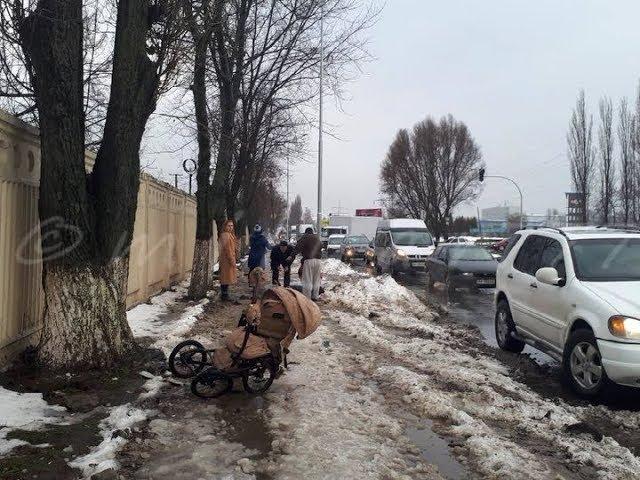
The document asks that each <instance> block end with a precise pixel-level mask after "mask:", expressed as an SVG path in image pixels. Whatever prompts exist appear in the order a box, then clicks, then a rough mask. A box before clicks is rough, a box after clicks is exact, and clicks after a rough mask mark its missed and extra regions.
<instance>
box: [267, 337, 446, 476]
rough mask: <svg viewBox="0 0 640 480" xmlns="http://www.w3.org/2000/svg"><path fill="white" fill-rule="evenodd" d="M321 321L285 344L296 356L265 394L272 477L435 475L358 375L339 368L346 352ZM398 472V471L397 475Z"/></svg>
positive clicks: (350, 360) (347, 359)
mask: <svg viewBox="0 0 640 480" xmlns="http://www.w3.org/2000/svg"><path fill="white" fill-rule="evenodd" d="M333 342H334V337H333V336H332V334H331V332H330V330H329V329H328V328H327V327H325V326H321V327H320V328H319V329H318V331H317V332H316V333H314V337H312V338H309V339H307V340H303V341H299V342H294V343H293V344H292V353H291V357H292V358H296V359H297V360H299V361H300V363H299V364H295V365H293V366H291V368H290V370H288V371H287V373H286V375H284V376H283V377H281V378H280V379H278V380H277V382H276V383H274V385H273V386H272V387H271V389H270V390H269V393H268V397H267V398H268V400H269V407H268V411H269V418H270V420H269V421H270V425H271V430H272V435H273V437H274V440H273V442H272V445H271V447H272V455H273V456H275V458H274V460H273V463H272V464H271V465H270V466H269V467H267V470H268V473H269V474H270V475H271V476H273V477H274V478H283V479H297V478H349V479H370V478H425V479H428V478H440V477H439V476H438V475H437V473H436V471H435V468H434V467H433V466H431V465H428V464H424V463H423V462H422V460H421V458H420V457H419V453H418V451H417V450H416V448H415V447H414V446H413V445H412V444H411V442H410V441H409V440H408V438H406V437H405V436H404V435H403V425H402V423H400V421H399V420H398V418H397V416H395V415H393V416H392V415H390V414H389V413H387V411H386V410H385V408H384V406H383V405H384V402H383V401H382V400H383V399H382V398H381V396H380V395H379V394H378V393H377V391H376V390H374V389H372V388H371V387H369V386H368V385H367V384H366V380H365V381H363V379H358V378H356V377H351V376H349V375H348V373H347V372H345V371H343V368H344V367H345V366H346V365H349V364H351V363H353V358H351V357H352V356H350V355H348V354H345V353H342V352H344V350H342V349H340V350H333V348H332V344H333ZM403 475H404V476H403Z"/></svg>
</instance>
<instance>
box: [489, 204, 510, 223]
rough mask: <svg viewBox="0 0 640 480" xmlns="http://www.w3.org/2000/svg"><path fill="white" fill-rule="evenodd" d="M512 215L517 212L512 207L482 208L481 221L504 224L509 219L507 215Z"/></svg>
mask: <svg viewBox="0 0 640 480" xmlns="http://www.w3.org/2000/svg"><path fill="white" fill-rule="evenodd" d="M514 213H518V212H517V211H516V210H515V209H514V208H513V207H510V206H507V205H505V206H502V207H490V208H483V209H482V210H481V215H482V220H490V221H497V222H506V221H507V220H508V219H509V215H513V214H514Z"/></svg>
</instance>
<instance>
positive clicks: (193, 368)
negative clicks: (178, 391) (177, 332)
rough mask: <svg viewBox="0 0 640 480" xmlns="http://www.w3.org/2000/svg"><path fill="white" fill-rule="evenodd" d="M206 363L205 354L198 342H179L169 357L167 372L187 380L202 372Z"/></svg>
mask: <svg viewBox="0 0 640 480" xmlns="http://www.w3.org/2000/svg"><path fill="white" fill-rule="evenodd" d="M206 363H207V352H206V351H205V349H204V347H203V346H202V344H201V343H200V342H196V341H195V340H185V341H184V342H180V343H179V344H178V345H176V347H175V348H174V349H173V351H172V352H171V355H169V370H171V373H173V374H174V375H175V376H176V377H178V378H189V377H193V376H194V375H197V374H198V373H200V372H201V371H202V369H203V368H204V367H205V364H206Z"/></svg>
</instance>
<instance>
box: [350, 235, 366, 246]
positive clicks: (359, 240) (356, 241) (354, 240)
mask: <svg viewBox="0 0 640 480" xmlns="http://www.w3.org/2000/svg"><path fill="white" fill-rule="evenodd" d="M345 243H347V244H348V245H356V244H365V243H366V244H368V243H369V239H368V238H367V237H365V236H364V235H360V236H359V237H347V238H346V240H345Z"/></svg>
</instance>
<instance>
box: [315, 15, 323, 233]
mask: <svg viewBox="0 0 640 480" xmlns="http://www.w3.org/2000/svg"><path fill="white" fill-rule="evenodd" d="M320 8H321V9H320V115H319V122H318V218H317V222H318V223H317V227H316V229H317V232H316V233H318V234H320V229H321V228H322V227H321V226H322V127H323V125H322V121H323V118H322V116H323V107H324V105H323V100H324V99H323V94H324V4H323V5H322V7H320Z"/></svg>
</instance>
